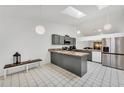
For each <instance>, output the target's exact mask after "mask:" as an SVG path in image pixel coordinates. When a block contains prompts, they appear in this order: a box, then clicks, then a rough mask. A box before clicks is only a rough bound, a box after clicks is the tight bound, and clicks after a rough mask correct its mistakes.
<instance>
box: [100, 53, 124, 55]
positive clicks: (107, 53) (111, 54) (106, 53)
mask: <svg viewBox="0 0 124 93" xmlns="http://www.w3.org/2000/svg"><path fill="white" fill-rule="evenodd" d="M102 53H103V54H110V55H124V54H122V53H110V52H102Z"/></svg>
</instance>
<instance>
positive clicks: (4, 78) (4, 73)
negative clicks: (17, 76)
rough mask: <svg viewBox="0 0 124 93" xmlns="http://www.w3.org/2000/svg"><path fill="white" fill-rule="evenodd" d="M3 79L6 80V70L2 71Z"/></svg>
mask: <svg viewBox="0 0 124 93" xmlns="http://www.w3.org/2000/svg"><path fill="white" fill-rule="evenodd" d="M4 79H6V69H4Z"/></svg>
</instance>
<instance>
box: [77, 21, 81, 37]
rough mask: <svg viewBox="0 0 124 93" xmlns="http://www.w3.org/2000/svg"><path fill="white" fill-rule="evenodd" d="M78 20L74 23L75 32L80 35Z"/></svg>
mask: <svg viewBox="0 0 124 93" xmlns="http://www.w3.org/2000/svg"><path fill="white" fill-rule="evenodd" d="M79 23H80V22H79V20H78V21H77V24H76V32H77V35H80V34H81V31H80V29H79Z"/></svg>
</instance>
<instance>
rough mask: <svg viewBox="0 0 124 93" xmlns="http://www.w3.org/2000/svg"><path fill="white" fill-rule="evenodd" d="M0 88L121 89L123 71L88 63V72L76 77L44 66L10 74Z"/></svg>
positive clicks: (0, 83) (61, 70)
mask: <svg viewBox="0 0 124 93" xmlns="http://www.w3.org/2000/svg"><path fill="white" fill-rule="evenodd" d="M0 86H1V87H123V86H124V71H122V70H117V69H114V68H109V67H105V66H102V65H101V64H98V63H93V62H88V72H87V73H86V74H85V75H84V76H83V77H82V78H80V77H78V76H76V75H74V74H72V73H70V72H68V71H66V70H64V69H62V68H60V67H58V66H56V65H53V64H44V65H42V66H41V67H40V68H34V69H30V70H29V72H28V73H26V72H25V71H23V72H19V73H16V74H11V75H9V76H8V77H7V79H6V80H4V79H3V78H2V77H1V78H0Z"/></svg>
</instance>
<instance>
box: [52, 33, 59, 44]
mask: <svg viewBox="0 0 124 93" xmlns="http://www.w3.org/2000/svg"><path fill="white" fill-rule="evenodd" d="M52 44H53V45H58V44H60V36H59V35H55V34H53V35H52Z"/></svg>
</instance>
